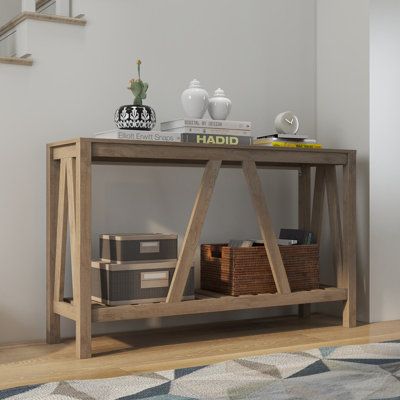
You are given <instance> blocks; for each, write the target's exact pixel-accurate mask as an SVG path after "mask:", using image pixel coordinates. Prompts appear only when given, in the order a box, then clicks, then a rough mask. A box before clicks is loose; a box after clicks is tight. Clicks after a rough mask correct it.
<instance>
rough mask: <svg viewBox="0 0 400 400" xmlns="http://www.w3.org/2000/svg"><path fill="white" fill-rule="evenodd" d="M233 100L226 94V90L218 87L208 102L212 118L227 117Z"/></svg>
mask: <svg viewBox="0 0 400 400" xmlns="http://www.w3.org/2000/svg"><path fill="white" fill-rule="evenodd" d="M231 107H232V102H231V101H230V100H229V99H228V98H227V97H226V96H225V92H224V91H223V90H222V89H221V88H218V89H217V90H216V91H215V92H214V97H211V99H210V102H209V104H208V113H209V114H210V117H211V118H212V119H227V118H228V115H229V113H230V112H231Z"/></svg>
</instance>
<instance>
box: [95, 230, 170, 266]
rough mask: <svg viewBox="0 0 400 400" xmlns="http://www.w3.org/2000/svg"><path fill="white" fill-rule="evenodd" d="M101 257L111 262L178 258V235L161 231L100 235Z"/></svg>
mask: <svg viewBox="0 0 400 400" xmlns="http://www.w3.org/2000/svg"><path fill="white" fill-rule="evenodd" d="M100 258H101V259H102V260H103V261H107V262H111V263H126V262H131V261H151V260H174V259H177V258H178V236H177V235H164V234H161V233H154V234H141V233H137V234H115V235H111V234H110V235H106V234H104V235H100Z"/></svg>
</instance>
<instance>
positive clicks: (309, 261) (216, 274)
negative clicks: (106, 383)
mask: <svg viewBox="0 0 400 400" xmlns="http://www.w3.org/2000/svg"><path fill="white" fill-rule="evenodd" d="M279 249H280V251H281V255H282V260H283V264H284V266H285V269H286V273H287V276H288V280H289V284H290V288H291V290H292V292H295V291H300V290H312V289H317V288H318V287H319V251H318V245H315V244H314V245H294V246H279ZM201 288H202V289H204V290H211V291H214V292H218V293H223V294H227V295H231V296H241V295H245V294H259V293H276V286H275V282H274V278H273V276H272V271H271V267H270V264H269V261H268V257H267V254H266V251H265V248H264V246H255V247H248V248H232V247H228V246H227V245H226V244H203V245H202V246H201Z"/></svg>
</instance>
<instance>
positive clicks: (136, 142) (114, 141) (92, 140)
mask: <svg viewBox="0 0 400 400" xmlns="http://www.w3.org/2000/svg"><path fill="white" fill-rule="evenodd" d="M79 141H85V142H90V143H93V144H96V143H100V144H110V145H111V144H124V145H126V146H143V145H145V146H154V147H165V146H172V147H176V148H201V149H215V148H221V149H227V150H228V149H229V150H234V149H238V150H261V149H262V150H265V151H291V152H298V151H300V152H310V153H315V152H318V153H342V154H349V153H354V152H356V150H353V149H331V148H329V149H324V148H322V149H303V148H290V147H271V146H265V145H242V146H239V145H235V146H233V145H219V144H198V143H181V142H161V141H160V142H156V141H151V140H127V139H98V138H93V137H91V138H87V137H78V138H72V139H67V140H61V141H57V142H51V143H49V144H48V146H50V147H59V146H68V145H71V144H75V143H77V142H79Z"/></svg>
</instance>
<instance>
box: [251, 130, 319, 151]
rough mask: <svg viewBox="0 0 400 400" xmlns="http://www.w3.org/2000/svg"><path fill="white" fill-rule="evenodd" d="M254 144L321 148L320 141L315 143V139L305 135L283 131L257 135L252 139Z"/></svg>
mask: <svg viewBox="0 0 400 400" xmlns="http://www.w3.org/2000/svg"><path fill="white" fill-rule="evenodd" d="M254 144H257V145H262V146H270V147H291V148H303V149H320V148H322V146H321V144H320V143H317V141H316V140H315V139H309V138H308V136H306V135H297V134H296V135H289V134H284V133H282V134H281V133H274V134H272V135H265V136H259V137H257V139H255V140H254Z"/></svg>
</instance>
